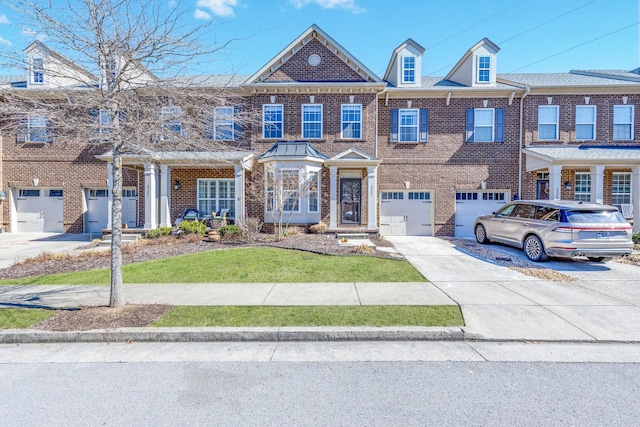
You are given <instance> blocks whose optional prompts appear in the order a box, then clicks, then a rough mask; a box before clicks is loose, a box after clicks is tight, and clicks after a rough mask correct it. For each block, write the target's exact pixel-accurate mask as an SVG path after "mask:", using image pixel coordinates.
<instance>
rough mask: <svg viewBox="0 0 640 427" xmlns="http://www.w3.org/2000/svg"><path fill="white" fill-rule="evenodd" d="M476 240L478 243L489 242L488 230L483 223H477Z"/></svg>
mask: <svg viewBox="0 0 640 427" xmlns="http://www.w3.org/2000/svg"><path fill="white" fill-rule="evenodd" d="M476 240H477V241H478V243H489V239H487V231H486V230H485V229H484V225H482V224H478V225H476Z"/></svg>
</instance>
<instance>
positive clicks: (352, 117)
mask: <svg viewBox="0 0 640 427" xmlns="http://www.w3.org/2000/svg"><path fill="white" fill-rule="evenodd" d="M341 138H342V139H361V138H362V105H361V104H344V105H342V135H341Z"/></svg>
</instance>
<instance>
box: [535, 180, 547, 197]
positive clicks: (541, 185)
mask: <svg viewBox="0 0 640 427" xmlns="http://www.w3.org/2000/svg"><path fill="white" fill-rule="evenodd" d="M536 199H538V200H549V180H548V179H539V180H538V182H537V183H536Z"/></svg>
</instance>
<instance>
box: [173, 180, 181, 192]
mask: <svg viewBox="0 0 640 427" xmlns="http://www.w3.org/2000/svg"><path fill="white" fill-rule="evenodd" d="M173 188H174V189H176V190H179V189H180V181H178V180H177V179H176V180H175V181H173Z"/></svg>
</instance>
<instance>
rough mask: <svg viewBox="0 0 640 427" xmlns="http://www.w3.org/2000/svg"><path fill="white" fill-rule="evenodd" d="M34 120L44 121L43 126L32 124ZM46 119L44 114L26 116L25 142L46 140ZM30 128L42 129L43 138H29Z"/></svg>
mask: <svg viewBox="0 0 640 427" xmlns="http://www.w3.org/2000/svg"><path fill="white" fill-rule="evenodd" d="M36 120H40V121H42V123H44V125H43V126H33V125H32V122H35V121H36ZM47 122H48V119H47V117H46V116H39V115H29V116H27V142H38V143H41V142H47V140H48V139H49V138H48V135H47V124H48V123H47ZM31 129H44V140H36V139H33V138H31Z"/></svg>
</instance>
